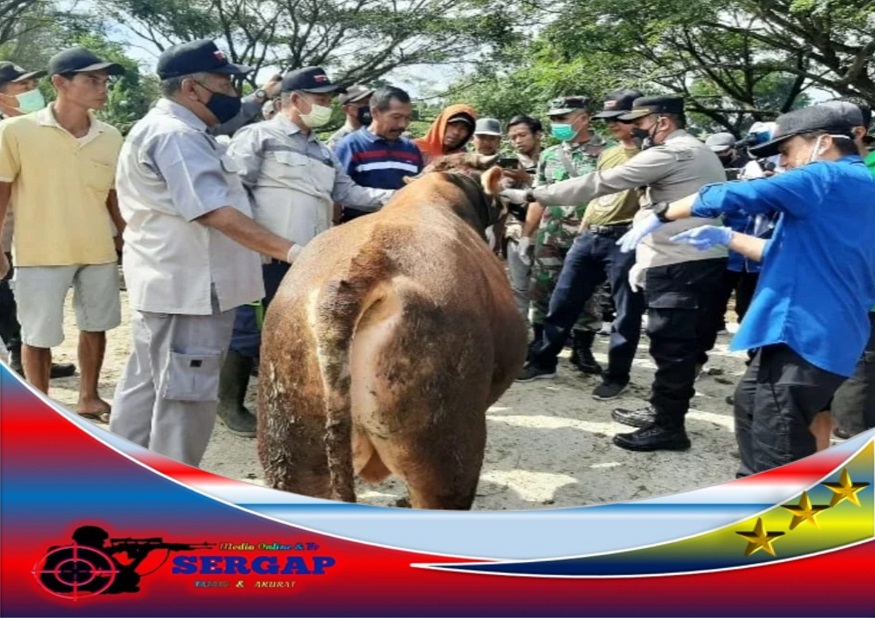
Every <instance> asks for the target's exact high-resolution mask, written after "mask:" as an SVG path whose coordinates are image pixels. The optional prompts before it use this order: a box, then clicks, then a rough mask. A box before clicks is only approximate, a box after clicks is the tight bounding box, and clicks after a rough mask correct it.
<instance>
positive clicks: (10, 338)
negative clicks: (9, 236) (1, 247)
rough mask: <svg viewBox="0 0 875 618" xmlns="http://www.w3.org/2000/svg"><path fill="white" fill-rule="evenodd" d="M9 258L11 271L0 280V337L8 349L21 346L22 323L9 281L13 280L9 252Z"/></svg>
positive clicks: (7, 256)
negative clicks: (20, 322) (19, 321)
mask: <svg viewBox="0 0 875 618" xmlns="http://www.w3.org/2000/svg"><path fill="white" fill-rule="evenodd" d="M6 259H7V260H9V266H10V268H9V272H8V273H6V276H5V277H3V280H2V281H0V338H2V339H3V345H5V346H6V349H7V350H13V349H18V348H21V325H20V324H19V323H18V307H17V306H16V304H15V295H14V294H13V293H12V288H11V287H10V286H9V282H10V281H11V280H12V272H13V269H12V255H11V254H9V253H7V254H6Z"/></svg>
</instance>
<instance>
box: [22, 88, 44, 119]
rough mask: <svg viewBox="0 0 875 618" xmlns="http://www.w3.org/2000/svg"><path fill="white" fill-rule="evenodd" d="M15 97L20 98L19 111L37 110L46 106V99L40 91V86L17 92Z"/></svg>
mask: <svg viewBox="0 0 875 618" xmlns="http://www.w3.org/2000/svg"><path fill="white" fill-rule="evenodd" d="M15 98H16V99H18V111H20V112H21V113H22V114H29V113H30V112H35V111H37V110H41V109H42V108H44V107H45V106H46V100H45V99H44V98H43V93H42V92H40V90H39V88H34V89H33V90H28V91H27V92H22V93H21V94H17V95H15Z"/></svg>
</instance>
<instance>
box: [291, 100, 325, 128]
mask: <svg viewBox="0 0 875 618" xmlns="http://www.w3.org/2000/svg"><path fill="white" fill-rule="evenodd" d="M307 102H308V103H310V112H309V113H307V114H305V113H303V112H301V111H300V109H299V110H298V111H299V113H298V115H299V116H300V117H301V122H303V123H304V124H305V125H307V126H308V127H310V128H311V129H317V128H319V127H321V126H324V125H326V124H328V121H329V120H331V111H332V110H331V108H330V107H328V106H326V105H317V104H316V103H313V102H312V101H307Z"/></svg>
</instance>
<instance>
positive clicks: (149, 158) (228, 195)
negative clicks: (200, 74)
mask: <svg viewBox="0 0 875 618" xmlns="http://www.w3.org/2000/svg"><path fill="white" fill-rule="evenodd" d="M237 171H238V169H237V166H236V165H235V164H234V161H233V160H232V159H231V157H229V156H228V155H227V154H226V153H225V147H224V146H222V145H221V144H219V143H218V142H217V141H216V140H215V138H213V137H212V136H210V135H209V134H208V133H207V126H206V124H204V122H203V121H201V120H200V119H199V118H198V117H197V116H196V115H195V114H194V113H193V112H191V111H190V110H188V109H186V108H185V107H183V106H181V105H179V104H177V103H174V102H173V101H170V100H167V99H161V100H160V101H159V102H158V103H157V104H156V105H155V107H154V108H153V109H152V110H150V111H149V113H148V114H146V116H145V117H144V118H143V119H142V120H140V121H139V122H138V123H137V124H136V125H135V126H134V127H133V129H132V130H131V132H130V134H129V135H128V137H127V139H126V140H125V144H124V146H123V148H122V152H121V155H120V157H119V165H118V172H117V190H118V197H119V206H120V209H121V213H122V217H123V218H124V219H125V221H126V222H127V228H126V229H125V233H124V239H125V249H124V270H125V282H126V284H127V287H128V291H129V293H130V303H131V307H132V308H133V309H136V310H138V311H149V312H156V313H173V314H193V315H209V314H211V313H212V304H211V290H212V289H214V290H215V294H216V296H217V298H218V303H219V309H220V310H221V311H226V310H228V309H232V308H234V307H238V306H240V305H243V304H246V303H250V302H253V301H256V300H259V299H261V298H262V297H263V296H264V285H263V281H262V275H261V265H260V264H261V261H260V259H259V256H258V254H257V253H255V252H253V251H251V250H249V249H247V248H246V247H244V246H242V245H240V244H238V243H237V242H236V241H234V240H232V239H231V238H230V237H228V236H226V235H225V234H223V233H222V232H220V231H218V230H216V229H213V228H209V227H207V226H205V225H202V224H201V223H198V221H197V218H198V217H201V216H202V215H204V214H206V213H209V212H211V211H214V210H217V209H219V208H222V207H225V206H230V207H232V208H235V209H237V210H239V211H240V212H242V213H243V214H245V215H247V216H249V217H251V216H252V211H251V209H250V207H249V200H248V199H247V196H246V191H245V189H244V188H243V185H242V184H241V182H240V179H239V177H238V175H237Z"/></svg>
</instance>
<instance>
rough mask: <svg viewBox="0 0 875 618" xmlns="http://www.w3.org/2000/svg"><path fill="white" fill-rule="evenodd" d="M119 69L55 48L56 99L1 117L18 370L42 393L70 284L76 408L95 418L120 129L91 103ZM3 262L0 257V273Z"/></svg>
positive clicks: (107, 314) (114, 284) (84, 53)
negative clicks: (21, 368) (77, 378)
mask: <svg viewBox="0 0 875 618" xmlns="http://www.w3.org/2000/svg"><path fill="white" fill-rule="evenodd" d="M123 72H124V69H123V68H122V67H121V66H120V65H118V64H114V63H111V62H106V61H104V60H102V59H100V58H98V57H97V56H96V55H94V54H93V53H92V52H90V51H88V50H87V49H83V48H73V49H68V50H66V51H63V52H61V53H59V54H57V55H55V56H54V57H52V59H51V60H50V61H49V74H50V75H51V80H52V86H53V87H54V88H55V91H56V92H57V100H56V101H55V102H54V103H52V104H51V105H49V106H48V107H46V108H44V109H42V110H40V111H38V112H36V113H33V114H27V115H24V116H19V117H17V118H12V119H9V120H6V121H4V122H3V123H2V124H0V225H2V221H3V218H4V217H5V214H6V210H7V208H8V206H9V203H10V200H11V201H12V202H13V203H14V204H15V209H14V219H13V221H14V225H15V238H14V246H13V257H14V260H15V276H14V278H13V283H14V289H15V300H16V302H17V304H18V316H19V320H20V321H21V336H22V342H23V344H24V345H23V346H22V364H23V365H24V374H25V377H26V378H27V380H28V381H29V382H30V383H31V384H33V385H34V387H36V388H38V389H39V390H41V391H43V392H44V393H47V392H48V388H49V375H50V371H51V364H52V352H51V348H53V347H55V346H57V345H60V344H61V343H62V342H63V341H64V330H63V322H64V301H65V299H66V296H67V291H68V290H69V289H70V287H72V288H73V290H74V296H73V306H74V308H75V310H76V321H77V324H78V327H79V331H80V334H79V363H80V367H81V371H82V379H81V382H80V387H79V402H78V405H77V411H78V412H79V414H81V415H83V416H86V417H89V418H94V419H100V420H106V415H107V413H108V412H109V407H110V406H109V404H108V403H107V402H105V401H104V400H102V399H101V398H100V395H99V393H98V391H97V384H98V379H99V377H100V369H101V366H102V364H103V355H104V350H105V348H106V331H107V330H110V329H112V328H115V327H116V326H118V325H119V323H120V322H121V308H120V300H119V285H118V284H119V281H118V271H117V269H116V247H115V243H114V241H113V233H112V225H111V222H114V223H115V225H116V227H117V228H118V229H119V231H121V230H122V229H124V222H123V221H122V218H121V216H120V215H119V212H118V205H117V203H116V200H115V193H114V191H113V190H112V189H113V182H114V177H115V165H116V160H117V158H118V153H119V150H120V149H121V145H122V137H121V134H120V133H119V132H118V130H116V129H115V128H114V127H111V126H109V125H107V124H105V123H103V122H100V121H99V120H97V118H95V117H94V116H93V114H92V112H91V110H94V109H100V108H101V107H103V106H104V104H105V103H106V100H107V83H108V81H109V78H110V76H112V75H120V74H122V73H123ZM0 232H2V229H0ZM8 268H9V264H8V262H7V260H6V258H5V256H4V257H3V258H2V261H0V275H3V274H5V272H6V271H7V270H8Z"/></svg>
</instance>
